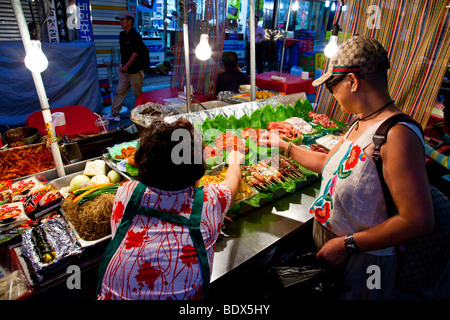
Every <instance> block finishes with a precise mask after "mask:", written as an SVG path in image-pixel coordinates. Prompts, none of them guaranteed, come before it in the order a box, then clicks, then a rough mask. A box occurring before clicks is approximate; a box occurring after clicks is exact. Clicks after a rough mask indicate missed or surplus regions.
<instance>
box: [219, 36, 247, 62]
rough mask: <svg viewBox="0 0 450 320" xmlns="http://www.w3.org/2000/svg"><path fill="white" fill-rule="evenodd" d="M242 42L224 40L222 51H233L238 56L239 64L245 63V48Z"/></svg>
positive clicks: (244, 43)
mask: <svg viewBox="0 0 450 320" xmlns="http://www.w3.org/2000/svg"><path fill="white" fill-rule="evenodd" d="M246 45H247V44H246V42H245V41H244V40H224V41H223V51H234V52H236V54H237V56H238V60H239V62H244V61H245V46H246Z"/></svg>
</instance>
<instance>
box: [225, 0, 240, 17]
mask: <svg viewBox="0 0 450 320" xmlns="http://www.w3.org/2000/svg"><path fill="white" fill-rule="evenodd" d="M240 10H241V0H228V5H227V19H239V11H240Z"/></svg>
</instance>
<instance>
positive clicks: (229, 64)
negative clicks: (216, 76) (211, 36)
mask: <svg viewBox="0 0 450 320" xmlns="http://www.w3.org/2000/svg"><path fill="white" fill-rule="evenodd" d="M222 63H223V66H224V67H225V69H227V70H233V69H236V68H237V66H238V56H237V53H236V52H234V51H225V52H224V53H222Z"/></svg>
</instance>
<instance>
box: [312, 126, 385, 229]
mask: <svg viewBox="0 0 450 320" xmlns="http://www.w3.org/2000/svg"><path fill="white" fill-rule="evenodd" d="M381 123H382V122H378V123H376V124H374V125H372V126H371V127H370V128H368V129H367V130H366V132H364V133H363V134H362V135H361V136H360V137H359V138H358V139H357V140H355V141H349V140H347V139H346V138H347V136H345V137H344V140H343V142H342V144H341V145H340V146H339V149H338V150H337V151H336V153H335V154H334V155H333V156H332V157H331V158H330V159H329V161H328V162H327V163H326V164H325V166H324V168H323V171H322V184H321V186H320V192H319V196H318V197H317V199H316V200H315V201H314V203H313V204H312V206H311V208H310V212H311V214H313V215H314V217H315V219H317V221H318V222H320V223H321V224H322V225H323V226H324V227H326V228H328V229H329V230H331V231H332V232H333V233H334V234H335V235H337V236H344V235H348V234H351V233H355V232H358V231H361V230H365V229H368V228H370V227H373V226H375V225H377V224H379V223H381V222H383V221H384V220H386V219H387V218H388V213H387V210H386V203H385V201H384V196H383V191H382V188H381V183H380V179H379V178H378V172H377V169H376V165H375V163H374V162H373V160H372V159H371V158H369V157H367V156H366V154H365V153H364V150H365V148H366V147H367V146H368V145H370V144H371V143H372V138H373V135H374V133H375V131H376V130H377V129H378V127H379V126H380V125H381ZM350 130H351V129H350ZM350 130H349V132H350Z"/></svg>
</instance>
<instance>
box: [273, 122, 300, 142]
mask: <svg viewBox="0 0 450 320" xmlns="http://www.w3.org/2000/svg"><path fill="white" fill-rule="evenodd" d="M267 130H269V131H272V132H275V133H276V134H278V135H279V136H280V138H282V139H286V140H296V139H298V138H301V137H302V133H301V132H300V131H299V130H298V129H296V128H295V127H294V126H293V125H292V124H290V123H289V122H287V121H281V122H269V124H268V125H267Z"/></svg>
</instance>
